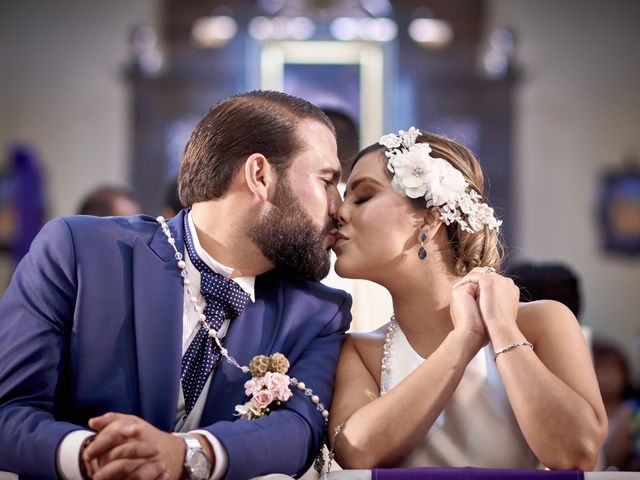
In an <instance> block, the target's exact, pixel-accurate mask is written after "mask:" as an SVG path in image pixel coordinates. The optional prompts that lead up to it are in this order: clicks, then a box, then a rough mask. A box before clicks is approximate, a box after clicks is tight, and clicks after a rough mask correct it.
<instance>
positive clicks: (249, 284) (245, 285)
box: [187, 212, 256, 303]
mask: <svg viewBox="0 0 640 480" xmlns="http://www.w3.org/2000/svg"><path fill="white" fill-rule="evenodd" d="M187 224H188V225H189V231H190V232H191V238H192V239H193V247H194V248H195V250H196V253H197V254H198V256H199V257H200V258H201V259H202V261H203V262H204V263H206V264H207V265H208V266H209V268H210V269H211V270H213V271H214V272H216V273H218V274H220V275H222V276H223V277H225V278H230V276H231V274H232V273H233V268H231V267H227V266H226V265H223V264H222V263H220V262H218V261H217V260H216V259H215V258H213V257H212V256H211V255H209V254H208V253H207V252H206V250H205V249H204V248H202V245H200V240H199V239H198V232H197V231H196V226H195V224H194V223H193V218H191V213H190V212H189V213H187ZM231 280H233V281H234V282H236V283H237V284H238V285H240V288H242V290H244V291H245V292H246V293H247V294H248V295H249V297H250V298H251V301H252V302H254V303H255V301H256V287H255V285H256V277H255V276H247V277H237V278H232V279H231Z"/></svg>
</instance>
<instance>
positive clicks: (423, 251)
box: [418, 233, 427, 260]
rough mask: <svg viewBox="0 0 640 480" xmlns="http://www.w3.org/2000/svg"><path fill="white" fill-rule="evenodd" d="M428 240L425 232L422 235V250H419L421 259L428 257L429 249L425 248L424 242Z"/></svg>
mask: <svg viewBox="0 0 640 480" xmlns="http://www.w3.org/2000/svg"><path fill="white" fill-rule="evenodd" d="M426 241H427V235H426V234H424V233H423V234H422V235H420V250H418V258H419V259H420V260H426V259H427V250H426V249H425V248H424V242H426Z"/></svg>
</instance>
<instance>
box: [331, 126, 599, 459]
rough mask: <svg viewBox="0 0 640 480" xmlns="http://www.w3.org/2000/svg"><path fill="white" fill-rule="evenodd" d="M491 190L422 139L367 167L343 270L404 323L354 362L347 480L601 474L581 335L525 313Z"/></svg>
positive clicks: (339, 444) (357, 191) (336, 424)
mask: <svg viewBox="0 0 640 480" xmlns="http://www.w3.org/2000/svg"><path fill="white" fill-rule="evenodd" d="M483 183H484V180H483V175H482V170H481V168H480V166H479V164H478V162H477V161H476V159H475V158H474V156H473V155H472V154H471V153H470V152H469V151H468V150H467V149H466V148H464V147H463V146H461V145H459V144H457V143H455V142H453V141H451V140H449V139H446V138H443V137H441V136H437V135H434V134H431V133H428V132H424V131H419V130H416V129H414V128H413V127H412V128H411V129H409V131H407V132H403V131H400V132H399V134H398V135H394V134H390V135H385V136H383V137H382V138H381V139H380V143H378V144H374V145H372V146H370V147H368V148H366V149H365V150H363V151H362V152H361V153H360V154H359V155H358V156H357V158H356V162H355V164H354V168H353V170H352V173H351V176H350V178H349V181H348V183H347V190H346V195H345V201H344V203H343V204H342V206H341V207H340V209H339V211H338V219H339V221H340V223H341V225H340V233H339V234H338V236H337V238H338V240H337V242H336V245H335V247H334V250H335V253H336V255H337V261H336V265H335V268H336V272H337V273H338V274H339V275H340V276H342V277H348V278H363V279H367V280H371V281H374V282H376V283H378V284H380V285H382V286H384V287H385V288H387V289H388V290H389V292H390V293H391V296H392V298H393V307H394V311H395V314H394V316H392V317H391V320H390V322H389V323H387V324H386V325H385V326H383V327H381V328H380V329H378V330H376V331H374V332H371V333H367V334H352V335H350V336H349V337H348V339H347V340H346V342H345V344H344V347H343V349H342V354H341V357H340V361H339V364H338V370H337V374H336V384H335V393H334V397H333V404H332V413H331V419H330V431H331V432H335V433H334V435H335V436H334V437H333V439H332V440H333V442H334V450H335V454H336V460H337V461H338V463H339V464H340V465H341V466H342V468H345V469H347V468H349V469H353V468H366V469H368V468H374V467H392V466H393V467H400V466H404V467H419V466H421V467H427V466H433V467H447V466H452V467H455V466H475V467H493V468H536V467H538V466H539V465H540V464H542V465H543V466H546V467H548V468H551V469H580V470H591V469H593V468H594V467H595V465H596V461H597V457H598V452H599V450H600V447H601V446H602V443H603V441H604V438H605V435H606V431H607V418H606V414H605V411H604V407H603V404H602V399H601V398H600V394H599V391H598V384H597V382H596V378H595V375H594V371H593V367H592V364H591V360H590V357H589V352H588V349H587V346H586V344H585V341H584V339H583V336H582V333H581V331H580V328H579V325H578V322H577V321H576V319H575V317H574V316H573V315H572V314H571V312H570V311H569V310H568V309H567V308H565V307H564V306H563V305H562V304H560V303H557V302H553V301H540V302H532V303H527V304H519V303H518V297H519V292H518V288H517V287H516V286H515V285H514V283H513V282H512V281H511V280H510V279H508V278H505V277H503V276H501V275H499V274H498V273H497V271H498V270H499V268H500V261H501V256H500V252H501V249H500V242H499V239H498V228H499V226H500V222H499V221H498V220H496V218H495V217H494V214H493V210H492V209H491V208H489V207H488V206H487V204H486V203H484V197H483V195H482V193H483Z"/></svg>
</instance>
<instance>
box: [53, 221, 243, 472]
mask: <svg viewBox="0 0 640 480" xmlns="http://www.w3.org/2000/svg"><path fill="white" fill-rule="evenodd" d="M187 221H188V225H189V231H190V232H191V238H192V239H193V246H194V248H195V250H196V253H197V254H198V256H199V257H200V258H201V259H202V261H203V262H205V263H206V264H207V265H208V266H209V268H211V270H213V271H214V272H216V273H219V274H220V275H222V276H224V277H226V278H229V277H230V276H231V274H232V273H233V269H232V268H229V267H227V266H225V265H223V264H221V263H220V262H217V261H216V260H215V259H214V258H213V257H212V256H211V255H209V254H208V253H207V252H206V251H205V250H204V249H203V248H202V245H201V244H200V241H199V240H198V234H197V231H196V228H195V225H194V223H193V219H192V218H191V215H188V216H187ZM184 256H185V262H186V264H187V266H186V269H187V272H188V273H189V278H190V279H191V288H192V291H193V292H197V293H196V298H197V299H198V300H197V305H199V306H201V307H202V306H203V305H204V304H205V300H204V297H203V296H202V294H201V293H200V272H199V271H198V269H197V268H196V267H195V266H194V265H193V263H191V260H190V259H189V254H188V253H187V252H186V249H185V252H184ZM176 268H178V267H177V265H176ZM232 280H233V281H234V282H236V283H237V284H238V285H239V286H240V287H241V288H242V289H243V290H244V291H245V292H246V293H247V294H249V297H250V298H251V301H252V302H255V300H256V299H255V280H256V277H254V276H252V277H238V278H233V279H232ZM228 323H229V321H228V320H225V323H224V324H223V325H222V328H221V329H220V331H219V332H218V335H219V337H221V338H224V336H225V334H226V332H227V328H228ZM198 326H199V322H198V314H197V313H196V312H195V310H194V308H193V304H192V303H191V302H190V301H189V295H187V292H186V287H185V294H184V300H183V316H182V354H183V355H184V353H185V352H186V351H187V348H188V347H189V343H191V340H193V337H195V335H196V333H197V331H198ZM221 361H223V362H224V361H225V360H224V358H223V359H221ZM211 377H212V375H209V378H208V379H207V383H206V384H205V386H204V388H203V389H202V392H201V393H200V396H199V397H198V400H197V401H196V404H195V405H194V407H193V408H192V409H191V411H190V412H189V415H187V416H185V402H184V395H183V393H182V386H180V394H179V398H178V409H177V411H176V423H175V427H174V431H176V432H191V433H199V434H202V435H203V436H204V437H205V438H206V439H207V440H209V443H210V444H211V447H212V448H213V452H214V455H215V466H214V469H213V472H211V477H210V480H219V479H221V478H222V477H223V476H224V474H225V472H226V471H227V463H228V458H227V452H226V450H225V449H224V447H223V446H222V444H221V443H220V441H219V440H218V439H217V438H216V437H214V436H213V435H212V434H210V433H209V432H207V431H206V430H195V427H197V426H198V425H199V423H200V418H201V417H202V411H203V409H204V405H205V403H206V401H207V392H208V391H209V386H210V384H211ZM93 433H94V432H92V431H90V430H75V431H73V432H71V433H69V434H67V435H66V436H65V437H64V438H63V439H62V442H60V446H59V447H58V455H57V462H58V473H59V474H60V476H61V477H62V478H63V479H64V480H82V475H81V473H80V463H79V459H80V447H81V446H82V442H83V441H84V440H85V438H87V437H89V436H91V435H93Z"/></svg>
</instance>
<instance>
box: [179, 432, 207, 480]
mask: <svg viewBox="0 0 640 480" xmlns="http://www.w3.org/2000/svg"><path fill="white" fill-rule="evenodd" d="M178 436H180V437H182V439H183V440H184V443H185V444H186V445H187V452H186V453H185V455H184V471H185V473H186V475H187V478H188V479H189V480H208V479H209V477H210V476H211V462H210V461H209V459H208V458H207V456H206V455H205V453H204V450H203V448H202V445H200V442H199V441H198V439H197V438H196V436H195V435H193V434H190V433H178Z"/></svg>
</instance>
